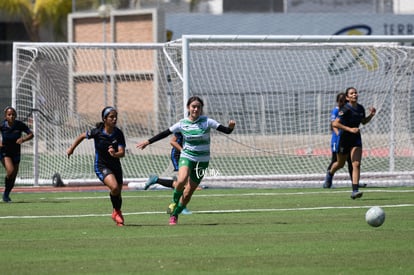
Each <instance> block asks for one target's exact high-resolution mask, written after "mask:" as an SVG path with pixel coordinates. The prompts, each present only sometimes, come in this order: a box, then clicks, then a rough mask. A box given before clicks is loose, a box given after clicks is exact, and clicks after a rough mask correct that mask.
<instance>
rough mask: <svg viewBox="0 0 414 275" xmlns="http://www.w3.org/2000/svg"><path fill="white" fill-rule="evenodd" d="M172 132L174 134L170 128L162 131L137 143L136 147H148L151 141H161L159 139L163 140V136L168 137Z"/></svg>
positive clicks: (142, 148)
mask: <svg viewBox="0 0 414 275" xmlns="http://www.w3.org/2000/svg"><path fill="white" fill-rule="evenodd" d="M171 134H172V132H171V131H170V129H167V130H165V131H162V132H161V133H159V134H157V135H155V136H153V137H152V138H150V139H148V140H145V141H141V142H140V143H137V145H136V147H137V148H138V149H141V150H144V149H145V147H147V146H148V145H150V144H151V143H154V142H156V141H159V140H161V139H163V138H166V137H168V136H169V135H171Z"/></svg>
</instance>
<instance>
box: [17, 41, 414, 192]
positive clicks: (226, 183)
mask: <svg viewBox="0 0 414 275" xmlns="http://www.w3.org/2000/svg"><path fill="white" fill-rule="evenodd" d="M209 43H213V44H229V45H230V44H232V43H245V44H252V45H253V44H254V43H269V44H286V45H289V44H300V43H304V44H309V43H313V44H338V43H344V44H346V43H383V44H389V45H392V44H398V43H406V44H410V45H413V44H414V36H255V35H184V36H183V37H182V38H181V39H178V40H176V41H172V42H168V43H165V44H160V43H157V44H145V45H143V44H112V43H108V44H99V45H98V44H97V45H96V46H97V47H107V48H108V49H109V50H111V49H114V48H123V47H125V48H129V47H138V48H154V49H158V50H160V49H162V51H164V54H165V59H166V60H168V62H169V63H170V66H171V68H170V70H175V72H176V74H177V77H178V78H179V81H182V97H181V98H176V99H177V100H179V101H180V102H181V106H182V110H181V111H182V115H180V116H181V117H182V116H186V112H187V111H186V106H185V104H186V102H187V99H188V98H189V96H190V95H192V92H191V88H192V87H191V81H190V79H191V74H192V71H191V68H192V67H191V65H190V64H191V62H192V59H191V53H192V47H198V46H202V45H203V44H209ZM45 44H47V45H50V46H54V45H55V46H57V47H65V46H68V47H71V46H73V45H77V46H82V45H81V44H77V43H20V42H19V43H14V47H13V60H14V61H13V75H12V106H16V101H17V99H16V89H17V86H18V85H19V83H17V81H18V80H17V79H18V78H17V75H16V74H17V67H16V66H17V65H16V63H15V60H17V55H16V53H17V50H18V48H21V47H33V49H34V50H36V47H37V46H40V45H45ZM85 46H94V45H93V44H87V45H86V44H85ZM170 47H180V48H181V58H182V59H181V60H180V63H179V64H177V63H176V62H177V60H173V59H174V57H172V56H171V55H170V53H169V52H168V48H170ZM179 67H181V68H179ZM27 69H28V70H29V69H30V68H29V67H28V68H27ZM22 77H23V78H24V77H25V76H24V75H23V76H20V78H19V79H22ZM111 77H112V75H111ZM105 79H106V78H105ZM111 82H112V81H111ZM69 86H70V84H69ZM105 87H106V86H105ZM339 89H340V87H338V90H339ZM33 92H36V89H34V91H33ZM69 108H70V107H69ZM33 109H34V110H37V106H33ZM33 115H34V120H36V119H37V118H36V117H37V115H36V112H34V114H33ZM155 116H156V114H155ZM390 116H391V121H394V119H395V115H394V112H392V113H391V114H390ZM212 117H213V118H215V117H214V115H212ZM326 119H328V117H327V118H326ZM221 122H223V123H225V121H221ZM391 125H393V123H391ZM236 127H237V126H236ZM391 128H392V127H391ZM33 130H34V131H35V132H36V123H34V124H33ZM157 130H162V129H157ZM394 134H395V133H394V131H393V130H392V131H390V133H389V135H390V136H389V139H390V140H391V141H392V140H393V136H394ZM233 135H237V128H236V131H235V133H234V134H232V135H231V136H229V138H230V141H229V143H231V142H232V141H231V138H232V136H233ZM148 137H149V136H148V134H147V133H141V135H139V136H137V137H134V139H135V140H138V139H141V138H148ZM73 138H75V136H74V137H73ZM213 139H214V137H213ZM363 140H364V138H363ZM236 142H237V141H236ZM90 146H92V145H90ZM328 146H329V145H328V141H327V147H328ZM167 148H168V146H167ZM161 149H162V150H164V153H165V156H166V157H168V151H165V150H166V149H165V148H161ZM131 150H134V149H131ZM162 150H161V151H162ZM167 150H168V149H167ZM32 151H33V181H31V182H29V184H33V185H35V186H37V185H42V184H49V182H50V180H47V179H43V178H40V177H39V160H38V157H39V153H38V151H39V150H38V139H37V136H36V135H35V138H34V139H33V148H32ZM138 154H139V153H138ZM155 154H158V153H155ZM213 158H214V156H213ZM411 159H413V157H412V158H411ZM125 161H128V160H127V159H126V160H125ZM363 161H364V160H363ZM394 162H395V158H394V143H393V142H390V156H389V165H388V167H389V170H388V171H383V172H371V173H369V175H367V174H365V176H367V178H366V179H365V180H364V179H363V180H362V181H364V182H368V183H378V182H381V184H383V185H396V184H413V183H414V172H413V171H409V170H407V171H396V170H395V169H394V167H395V163H394ZM328 163H329V158H326V165H327V164H328ZM213 173H214V171H213ZM362 173H363V174H364V173H365V172H364V169H363V168H362ZM50 176H52V175H50ZM323 176H324V171H323V170H321V171H315V172H314V173H307V174H301V175H299V176H298V175H292V174H271V173H270V174H268V175H239V176H238V175H213V176H210V177H206V178H205V179H204V180H203V183H205V184H211V185H212V186H217V187H247V186H263V187H272V186H288V187H300V186H321V182H322V181H323ZM93 178H94V176H93ZM336 178H337V181H336V183H337V186H338V184H339V186H340V185H341V184H342V185H344V186H346V185H349V179H347V175H346V174H345V172H341V173H338V176H337V177H336ZM125 180H126V182H131V181H134V182H139V183H143V182H145V180H146V175H144V174H142V175H137V177H134V178H126V179H125ZM78 181H79V180H73V182H76V183H78ZM64 182H65V183H71V182H72V180H71V179H64ZM84 182H85V183H95V182H96V179H84ZM17 183H19V182H17ZM23 183H24V184H27V181H25V182H23Z"/></svg>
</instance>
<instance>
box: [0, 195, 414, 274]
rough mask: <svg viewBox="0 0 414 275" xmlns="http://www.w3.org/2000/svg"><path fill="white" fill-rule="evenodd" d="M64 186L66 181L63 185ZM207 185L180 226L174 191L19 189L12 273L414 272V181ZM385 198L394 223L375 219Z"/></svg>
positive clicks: (6, 250) (8, 246)
mask: <svg viewBox="0 0 414 275" xmlns="http://www.w3.org/2000/svg"><path fill="white" fill-rule="evenodd" d="M57 190H59V191H61V190H64V188H62V189H57ZM364 191H365V194H364V197H362V198H361V199H360V200H355V201H354V200H351V199H350V198H349V194H350V190H349V188H347V189H335V190H323V189H320V190H319V189H268V190H266V189H260V190H252V189H225V190H220V189H206V190H202V191H196V193H195V194H194V197H193V199H192V201H191V203H190V204H189V206H188V208H189V209H190V210H192V211H193V214H192V215H181V216H180V217H179V223H178V225H177V226H169V225H168V215H166V214H165V212H164V211H165V209H166V207H167V205H168V203H169V201H170V199H171V191H145V192H143V191H125V192H124V194H123V200H124V206H123V211H124V216H125V220H126V226H124V227H121V228H120V227H116V226H115V224H114V223H113V222H112V220H111V218H110V213H111V206H110V202H109V198H108V193H107V192H106V191H105V192H83V193H72V192H53V193H52V192H50V193H18V188H16V189H15V192H14V193H12V199H13V203H10V204H5V203H3V204H0V232H1V233H0V234H1V238H0V246H1V247H2V249H1V262H2V273H3V274H128V273H130V274H158V273H168V274H391V273H392V274H413V272H414V262H413V261H412V255H413V253H414V247H413V245H412V244H413V241H414V229H413V228H414V211H413V208H414V204H413V201H414V189H413V188H383V189H377V188H367V189H364ZM373 205H380V206H382V207H383V208H384V210H385V212H386V220H385V223H384V224H383V225H382V226H381V227H378V228H373V227H370V226H368V225H367V224H366V222H365V220H364V215H365V212H366V211H367V209H368V208H369V207H370V206H373Z"/></svg>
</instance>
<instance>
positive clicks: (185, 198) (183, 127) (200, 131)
mask: <svg viewBox="0 0 414 275" xmlns="http://www.w3.org/2000/svg"><path fill="white" fill-rule="evenodd" d="M203 106H204V103H203V101H202V100H201V98H199V97H197V96H193V97H191V98H189V99H188V101H187V109H188V117H187V118H184V119H182V120H180V121H179V122H177V123H176V124H174V125H172V126H171V127H170V128H169V129H167V130H165V131H163V132H161V133H159V134H157V135H155V136H153V137H152V138H150V139H149V140H145V141H142V142H140V143H138V144H137V145H136V147H137V148H139V149H145V147H147V146H148V145H149V144H151V143H154V142H156V141H158V140H161V139H163V138H165V137H167V136H169V135H170V134H172V133H177V132H181V134H182V135H183V137H184V147H183V150H182V151H181V155H180V163H179V170H178V178H177V186H176V187H175V188H174V192H173V199H172V203H171V204H170V205H169V207H168V209H169V211H168V213H170V225H175V224H177V220H178V215H179V214H180V213H181V212H182V210H183V209H184V208H185V207H186V206H187V204H188V203H189V202H190V200H191V196H192V195H193V193H194V191H195V190H196V189H197V186H198V185H199V184H200V182H201V180H202V179H203V177H204V172H205V170H206V169H207V168H208V164H209V160H210V129H211V128H213V129H217V130H218V131H220V132H223V133H226V134H230V133H231V132H232V131H233V129H234V126H235V125H236V122H235V121H234V120H230V121H229V125H228V127H226V126H223V125H221V124H220V123H218V122H217V121H215V120H214V119H211V118H208V117H206V116H203V115H202V112H203Z"/></svg>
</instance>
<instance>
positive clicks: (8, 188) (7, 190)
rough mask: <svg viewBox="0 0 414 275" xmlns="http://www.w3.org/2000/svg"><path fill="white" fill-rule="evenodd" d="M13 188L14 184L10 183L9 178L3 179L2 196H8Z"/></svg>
mask: <svg viewBox="0 0 414 275" xmlns="http://www.w3.org/2000/svg"><path fill="white" fill-rule="evenodd" d="M13 187H14V182H12V181H11V180H10V179H9V178H7V177H5V178H4V195H5V196H6V197H8V196H9V194H10V192H11V190H12V189H13Z"/></svg>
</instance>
